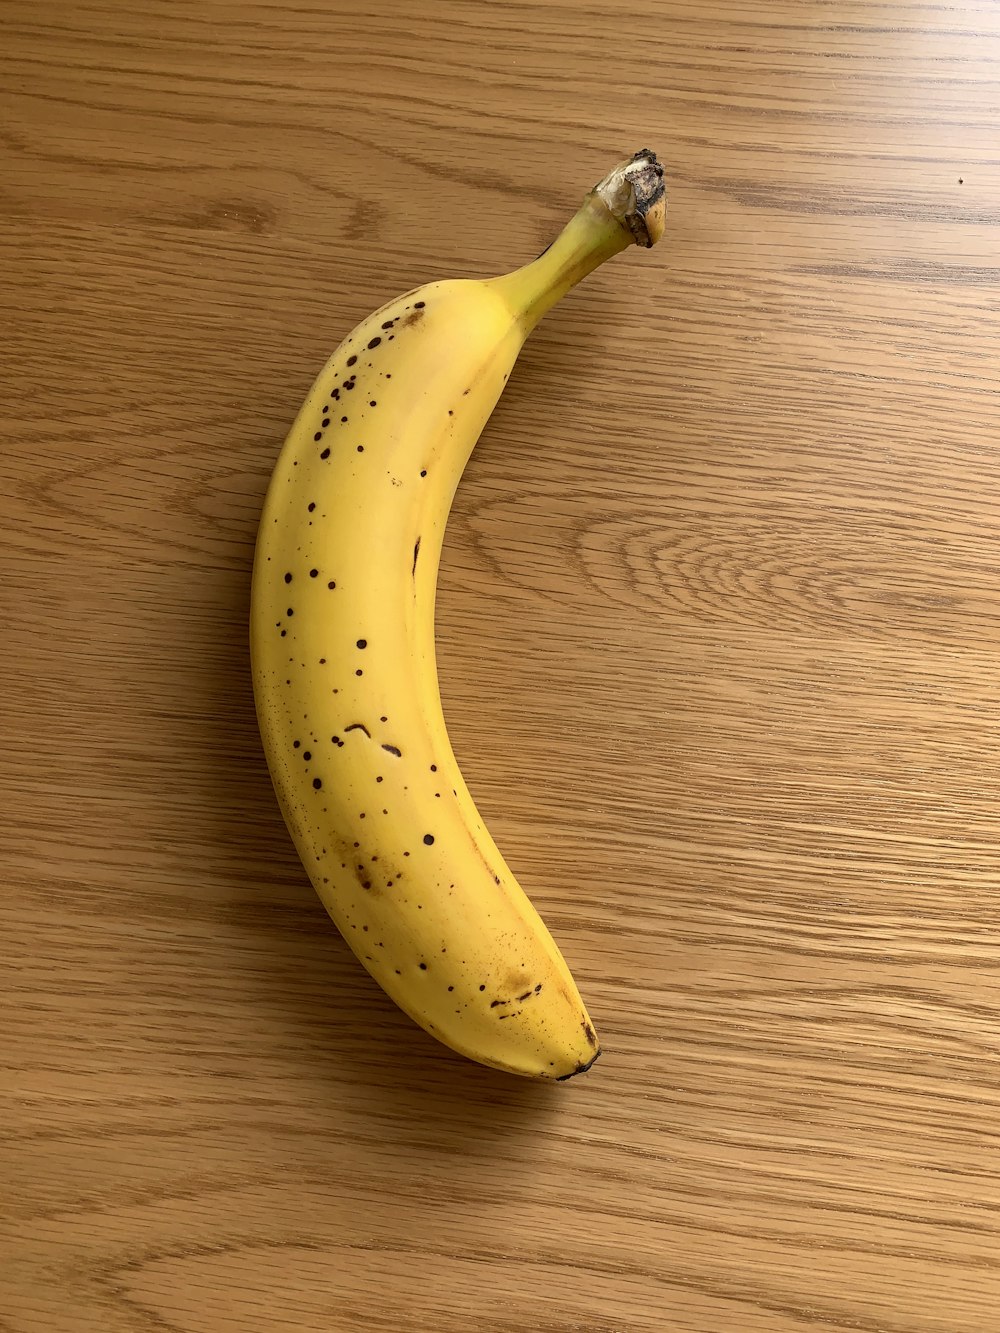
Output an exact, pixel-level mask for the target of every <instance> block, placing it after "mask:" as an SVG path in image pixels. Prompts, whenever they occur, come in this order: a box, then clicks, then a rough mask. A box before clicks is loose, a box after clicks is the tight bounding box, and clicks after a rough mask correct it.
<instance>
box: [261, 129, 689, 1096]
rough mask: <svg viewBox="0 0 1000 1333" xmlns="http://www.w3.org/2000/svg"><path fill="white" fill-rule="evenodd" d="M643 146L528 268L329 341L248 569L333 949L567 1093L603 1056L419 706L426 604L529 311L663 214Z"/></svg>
mask: <svg viewBox="0 0 1000 1333" xmlns="http://www.w3.org/2000/svg"><path fill="white" fill-rule="evenodd" d="M662 176H663V172H662V168H661V167H660V166H659V164H658V163H657V161H656V158H655V157H654V156H653V154H652V153H650V152H647V151H643V152H641V153H637V154H635V156H634V157H633V158H631V159H630V160H629V161H628V162H625V163H622V164H621V165H620V166H618V167H616V168H615V170H614V171H612V172H611V173H610V174H609V175H608V177H606V178H605V180H604V181H602V182H601V183H600V185H598V186H597V187H596V188H595V190H594V191H593V192H592V193H591V194H590V195H588V197H587V199H586V200H585V201H584V204H583V206H582V207H581V208H580V210H579V211H578V212H577V213H576V215H575V216H574V217H573V218H572V219H571V221H570V222H569V224H568V225H567V226H566V227H565V229H564V230H563V231H562V233H561V234H560V235H559V237H558V238H557V239H556V240H555V241H554V242H553V244H552V245H550V246H549V247H548V249H547V250H546V251H545V252H544V253H543V254H542V255H540V256H539V258H538V259H536V260H534V261H533V262H532V263H530V264H527V265H525V266H524V267H523V268H520V269H517V270H516V271H514V272H512V273H508V274H505V275H504V276H502V277H499V278H494V279H491V280H488V281H469V280H456V281H449V282H434V283H431V284H429V285H428V286H426V287H421V288H420V289H418V290H417V291H414V292H410V293H409V294H408V295H406V296H403V297H400V299H399V300H397V301H392V302H390V303H389V304H388V305H386V306H383V307H382V309H381V310H378V311H376V312H375V314H373V315H371V316H370V317H369V318H368V319H366V320H365V321H364V322H363V323H362V324H360V325H359V326H358V327H357V328H356V329H355V330H354V331H353V332H352V333H351V334H350V335H349V336H348V337H347V338H346V339H345V341H344V342H343V343H342V344H341V345H340V347H338V348H337V350H336V352H334V354H333V356H332V357H331V358H330V360H329V361H328V362H327V364H326V366H325V367H324V368H323V370H322V371H321V372H320V374H319V376H318V378H317V379H316V382H315V383H314V385H313V387H312V389H311V390H310V392H309V395H308V397H307V398H306V401H305V403H304V404H303V406H302V409H301V411H300V412H299V415H298V417H297V418H296V421H295V423H294V425H293V426H292V429H291V431H290V433H289V435H288V438H287V440H286V442H285V445H284V448H283V449H282V451H281V454H280V457H279V458H278V462H277V465H276V467H275V469H274V474H273V476H272V478H271V483H270V487H269V489H268V493H267V499H266V501H265V504H264V510H263V515H262V518H261V523H260V532H259V537H258V542H257V550H256V556H255V562H254V572H253V594H252V610H251V656H252V667H253V684H254V694H255V698H256V704H257V713H258V717H259V721H260V728H261V734H262V737H263V741H264V749H265V753H266V755H267V762H268V766H269V768H270V771H271V776H272V779H273V782H274V787H275V790H276V792H277V796H278V800H279V803H280V805H281V809H282V812H283V814H284V817H285V820H286V822H287V824H288V827H289V830H290V831H291V834H292V837H293V839H294V841H295V845H296V847H297V849H298V851H299V854H300V856H301V857H302V861H303V864H304V866H305V868H306V870H307V871H308V873H309V876H310V878H311V880H312V882H313V884H314V886H315V888H316V891H317V892H318V894H319V896H320V898H321V899H322V901H323V903H324V904H325V905H326V908H327V910H328V911H329V913H330V916H331V917H332V918H333V920H334V921H335V922H336V924H337V926H338V927H339V929H340V930H341V932H342V933H343V935H344V937H345V939H346V940H347V942H348V943H349V944H350V946H351V948H352V949H353V950H354V952H355V953H356V954H357V956H358V957H359V959H360V960H361V961H362V963H364V965H365V967H367V969H368V971H369V972H370V973H371V974H372V976H373V977H374V978H375V979H376V981H378V982H379V984H380V985H381V986H382V987H383V988H384V989H385V991H386V992H387V993H388V994H389V995H390V996H391V997H392V998H393V1000H395V1001H396V1003H397V1004H398V1005H399V1006H400V1007H401V1008H402V1009H403V1010H405V1012H406V1013H408V1014H409V1015H410V1016H411V1017H412V1018H413V1019H415V1020H416V1022H417V1023H419V1024H421V1026H423V1027H424V1028H425V1029H426V1030H427V1031H428V1032H430V1033H432V1034H433V1035H434V1036H435V1037H437V1038H439V1039H440V1040H441V1041H442V1042H444V1043H446V1044H447V1045H448V1046H451V1047H452V1048H453V1049H454V1050H456V1051H459V1052H461V1053H462V1054H463V1055H467V1056H469V1057H470V1058H472V1059H473V1060H478V1061H480V1062H481V1063H483V1064H486V1065H491V1066H494V1067H496V1068H498V1069H504V1070H508V1071H510V1072H512V1073H516V1074H523V1075H528V1076H533V1077H537V1078H547V1079H566V1078H569V1077H571V1076H572V1075H574V1074H577V1073H580V1072H582V1071H583V1070H585V1069H588V1068H589V1067H590V1066H591V1065H592V1064H593V1062H594V1060H595V1059H596V1058H597V1056H598V1054H599V1051H600V1047H599V1044H598V1039H597V1036H596V1033H595V1031H594V1027H593V1024H592V1023H591V1021H590V1017H589V1015H588V1014H587V1011H586V1009H585V1007H584V1004H583V1001H582V1000H581V998H580V995H579V992H578V990H577V987H576V984H575V982H574V980H573V978H572V976H571V974H570V971H569V969H568V967H567V965H566V963H565V961H564V959H563V956H562V954H561V953H560V951H559V949H558V948H557V946H556V944H555V942H554V941H553V939H552V936H551V935H550V934H549V931H548V930H547V929H546V927H545V925H544V924H543V922H542V920H541V918H540V917H539V916H538V913H537V912H536V911H535V909H534V907H533V906H532V904H531V903H530V901H529V900H528V898H527V896H526V895H525V893H524V891H523V890H522V889H521V887H520V886H519V885H518V883H517V881H516V880H515V878H514V876H513V875H512V874H511V872H510V870H509V869H508V867H507V865H506V863H505V861H504V859H503V857H502V856H501V854H500V852H499V850H498V849H497V847H496V844H495V843H494V841H493V839H492V838H491V837H490V835H489V832H488V831H487V829H486V828H485V826H484V824H483V821H482V819H481V817H480V815H479V813H478V811H477V810H476V806H475V804H474V802H473V799H472V797H471V795H470V794H469V791H468V789H467V787H466V785H465V782H464V781H463V779H462V775H461V773H460V771H459V768H458V764H457V763H456V760H455V756H454V754H453V752H452V748H451V744H450V742H449V739H448V733H447V730H446V727H445V722H444V717H443V714H442V711H441V700H440V696H439V693H438V683H437V669H436V664H435V653H434V599H435V591H436V585H437V574H438V562H439V558H440V554H441V544H442V540H443V537H444V530H445V524H446V522H447V518H448V512H449V510H450V507H451V502H452V498H453V496H454V493H455V488H456V486H457V484H458V481H459V478H460V477H461V475H462V471H463V469H464V467H465V464H466V462H467V461H468V458H469V455H470V453H471V452H472V449H473V447H474V446H475V444H476V441H477V440H478V438H479V435H480V432H481V431H482V429H483V427H484V425H485V424H486V422H487V420H488V419H489V416H490V414H491V412H492V411H493V408H494V406H495V405H496V402H497V399H498V398H499V397H500V394H501V393H502V391H503V388H504V385H505V384H506V382H507V379H508V376H509V375H510V372H511V369H512V367H513V365H514V362H515V360H516V358H517V355H518V353H519V351H520V350H521V347H522V345H523V343H524V340H525V339H526V338H527V336H528V334H529V333H530V332H531V330H532V328H533V327H534V326H535V324H536V323H537V322H538V320H539V319H540V318H541V317H542V315H544V314H545V312H546V311H547V310H548V309H550V308H551V306H552V305H554V304H555V302H556V301H558V300H559V299H560V297H562V296H563V295H565V293H566V292H567V291H569V289H570V288H571V287H572V286H574V285H575V283H577V282H578V281H579V280H580V279H581V278H583V277H584V276H585V275H586V274H587V273H589V272H591V271H592V270H593V269H594V268H596V267H597V266H598V265H599V264H601V263H603V262H604V261H605V260H606V259H609V258H611V256H612V255H614V254H617V253H618V252H620V251H622V250H624V249H625V248H626V247H627V246H628V245H630V244H632V243H636V244H640V245H644V246H645V245H652V244H653V243H654V242H655V241H656V240H657V239H658V238H659V236H660V235H661V233H662V230H663V217H664V196H663V180H662Z"/></svg>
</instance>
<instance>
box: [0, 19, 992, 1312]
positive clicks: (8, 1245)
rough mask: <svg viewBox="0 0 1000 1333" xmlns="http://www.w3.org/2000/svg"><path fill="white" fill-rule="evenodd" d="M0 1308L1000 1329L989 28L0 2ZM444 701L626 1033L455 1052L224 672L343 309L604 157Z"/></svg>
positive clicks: (461, 246) (480, 455)
mask: <svg viewBox="0 0 1000 1333" xmlns="http://www.w3.org/2000/svg"><path fill="white" fill-rule="evenodd" d="M0 33H2V40H0V143H2V154H3V162H2V170H0V238H2V252H0V266H2V274H3V279H2V285H0V302H2V311H0V338H2V344H3V346H2V364H3V372H2V384H3V398H4V404H3V411H4V418H3V420H4V424H3V444H2V449H0V497H2V498H0V561H2V565H0V599H2V600H0V606H2V624H3V653H2V656H0V673H2V677H0V746H2V752H3V764H2V766H0V781H2V790H0V800H2V805H3V812H4V836H3V840H2V846H0V856H2V863H0V891H2V904H3V907H2V910H3V923H2V929H3V938H4V944H3V960H4V966H3V967H2V968H0V976H2V983H0V984H2V987H3V993H2V996H0V1008H2V1015H3V1022H2V1040H0V1068H2V1074H0V1097H2V1100H0V1137H2V1156H0V1330H2V1333H321V1331H322V1333H330V1330H354V1329H359V1330H367V1329H371V1330H385V1331H386V1333H403V1331H404V1330H411V1329H412V1330H426V1331H427V1333H479V1331H480V1330H482V1331H485V1333H570V1330H573V1331H575V1333H633V1331H634V1333H647V1331H648V1333H819V1331H820V1330H851V1331H853V1333H989V1331H990V1330H994V1329H997V1328H1000V1165H998V1163H1000V1158H998V1149H1000V500H998V489H1000V488H998V466H997V465H998V460H1000V449H998V445H1000V394H998V387H997V368H998V353H1000V281H998V280H1000V110H998V107H1000V96H998V89H1000V9H998V7H997V5H996V4H995V3H990V0H978V3H976V2H975V0H968V2H967V3H965V2H961V3H955V4H949V5H947V6H945V5H939V4H929V3H927V4H918V3H905V2H904V0H898V2H897V3H887V4H860V3H848V2H846V0H845V2H844V3H841V2H840V0H827V2H825V3H819V4H806V3H800V4H795V3H790V2H789V0H778V2H777V3H775V2H774V0H770V2H768V3H765V2H764V0H756V2H755V3H754V2H751V0H744V2H743V3H739V0H707V2H706V3H704V4H699V5H696V6H694V7H691V6H689V5H688V4H683V3H681V2H680V0H643V2H642V3H640V4H638V5H624V4H622V5H618V4H615V3H614V0H591V2H589V3H577V0H560V2H559V3H544V4H543V3H542V0H534V3H513V2H508V0H504V2H503V3H498V2H497V0H493V2H492V3H489V4H486V3H481V4H476V3H471V2H466V3H462V2H460V0H445V2H444V3H436V4H434V5H426V6H421V5H412V4H403V3H402V0H369V3H367V4H366V5H364V6H362V7H360V8H358V7H355V6H351V5H346V4H343V3H340V0H331V3H328V4H324V5H319V4H311V3H304V2H303V0H270V2H269V3H261V2H259V0H245V2H244V3H240V4H236V3H231V2H229V0H203V2H202V3H199V4H195V3H193V2H192V0H175V2H174V3H171V4H168V3H166V0H151V2H150V3H148V4H140V5H131V6H127V5H121V4H110V5H109V4H97V3H95V2H94V0H77V3H74V4H69V3H66V2H65V0H49V2H48V3H46V4H44V5H41V4H38V3H36V2H35V0H32V2H30V3H29V0H6V2H5V3H4V5H3V8H2V12H0ZM646 145H649V146H651V147H653V148H654V149H656V150H657V151H658V152H659V154H660V155H661V157H662V159H663V160H664V162H665V163H666V165H667V169H668V177H669V185H670V209H669V229H668V236H667V238H666V240H665V241H664V243H663V244H662V246H661V247H660V248H658V249H657V250H656V251H653V252H652V253H649V254H646V253H640V252H639V251H632V252H631V253H629V254H628V255H626V256H624V257H622V258H620V259H617V260H616V261H614V263H613V264H609V265H607V266H606V267H605V268H603V269H602V270H601V271H600V272H599V273H597V274H596V275H594V276H593V277H592V278H591V279H590V280H588V282H587V283H586V285H585V286H583V287H581V288H580V289H579V290H578V291H576V292H575V293H573V294H572V295H571V296H570V297H569V298H568V299H567V300H566V301H565V302H564V303H563V304H562V305H561V306H560V307H559V308H557V310H555V311H554V312H553V313H552V314H551V316H550V317H549V318H548V319H547V320H546V322H545V323H544V325H543V326H542V328H541V329H540V330H539V331H538V333H537V334H536V335H535V336H534V337H533V338H532V339H531V341H530V342H529V344H528V346H527V348H526V350H525V352H524V354H523V357H522V360H521V362H520V363H519V366H518V369H517V372H516V374H515V376H514V377H513V379H512V381H511V384H510V386H509V389H508V391H507V393H506V395H505V397H504V399H503V401H502V402H501V404H500V406H499V408H498V410H497V412H496V413H495V416H494V418H493V420H492V421H491V422H490V424H489V426H488V428H487V430H486V432H485V434H484V436H483V438H482V441H481V443H480V445H479V447H478V449H477V451H476V453H475V455H474V457H473V461H472V463H471V464H470V466H469V469H468V472H467V474H466V477H465V479H464V481H463V483H462V486H461V487H460V490H459V493H458V496H457V499H456V503H455V509H454V512H453V518H452V522H451V525H450V528H449V532H448V537H447V542H446V548H445V555H444V562H443V567H442V575H441V587H440V595H439V613H438V630H439V651H440V671H441V681H442V690H443V695H444V699H445V704H446V711H447V716H448V719H449V724H450V727H451V731H452V734H453V739H454V743H455V747H456V750H457V752H458V755H459V758H460V760H461V761H462V763H463V767H464V769H465V770H466V774H467V777H468V780H469V783H470V786H471V788H472V790H473V792H474V793H475V794H476V796H477V798H478V800H479V802H480V805H481V808H482V811H483V813H484V815H485V816H486V818H487V822H488V823H489V824H490V827H491V829H492V831H493V833H494V836H495V837H496V839H497V841H498V843H499V844H500V846H501V847H502V848H503V850H504V852H505V853H506V855H507V857H508V859H509V861H510V863H511V865H512V867H513V868H514V870H515V871H516V872H517V873H518V875H519V877H520V878H521V880H522V882H523V883H524V884H525V886H526V887H527V888H528V890H529V891H530V892H531V894H532V896H533V897H534V899H535V901H536V902H537V904H538V905H539V907H540V908H541V910H542V912H543V914H544V915H545V916H546V918H547V920H548V921H549V923H550V924H551V926H552V928H553V930H554V932H555V934H556V935H557V938H558V939H559V940H560V942H561V944H562V945H563V947H564V950H565V953H566V955H567V957H568V959H569V960H570V962H571V965H572V966H573V968H574V971H575V974H576V976H577V978H578V980H579V983H580V986H581V988H582V990H583V992H584V994H585V996H586V998H587V1000H588V1002H589V1005H590V1008H591V1012H592V1014H593V1016H594V1018H595V1021H596V1022H597V1024H598V1026H599V1029H600V1032H601V1035H602V1037H603V1041H604V1046H605V1054H604V1056H603V1058H602V1060H601V1061H600V1063H599V1064H598V1065H597V1066H595V1068H594V1070H593V1071H592V1072H591V1073H590V1074H588V1075H587V1076H586V1077H584V1078H580V1079H576V1080H574V1081H573V1082H572V1083H569V1084H567V1085H565V1086H560V1087H555V1088H553V1087H547V1086H540V1085H535V1084H531V1083H527V1082H520V1081H518V1080H516V1079H512V1078H508V1077H506V1076H503V1075H499V1074H494V1073H491V1072H490V1071H488V1070H486V1069H481V1068H479V1067H477V1066H474V1065H472V1064H470V1063H466V1062H463V1061H462V1060H461V1059H460V1058H458V1057H457V1056H453V1055H452V1054H451V1053H450V1052H448V1051H446V1050H445V1049H443V1048H441V1047H439V1046H437V1045H436V1044H435V1043H434V1042H433V1041H432V1040H431V1039H430V1038H428V1037H426V1036H424V1034H423V1033H421V1032H420V1031H419V1030H417V1029H416V1028H415V1027H414V1026H413V1025H412V1024H411V1023H410V1022H409V1020H408V1019H406V1018H404V1017H403V1016H402V1015H401V1014H400V1013H399V1012H397V1011H396V1010H395V1009H394V1008H393V1007H392V1005H391V1004H390V1003H389V1002H388V1001H387V1000H386V999H385V998H384V997H383V996H382V995H381V993H380V992H378V991H377V990H376V989H375V988H374V986H373V984H372V983H371V982H370V981H369V980H368V978H367V976H366V975H365V974H364V973H363V972H362V970H361V968H360V966H359V965H358V964H357V962H356V961H355V959H354V958H353V956H352V955H351V954H350V953H349V951H348V950H347V948H346V946H345V945H344V944H343V943H342V941H341V940H340V937H339V936H338V935H337V933H336V932H335V930H334V929H333V927H332V926H331V925H330V923H329V922H328V920H327V918H326V916H325V914H324V913H323V911H322V908H321V907H320V904H319V902H318V900H317V899H316V897H315V895H314V894H313V892H312V890H311V889H310V887H309V885H308V882H307V880H306V877H305V875H304V873H303V871H302V869H301V867H300V865H299V863H298V861H297V859H296V856H295V854H294V851H293V849H292V846H291V842H290V840H289V838H288V836H287V833H286V831H285V828H284V825H283V823H282V821H281V818H280V815H279V813H278V810H277V807H276V804H275V800H274V797H273V793H272V789H271V785H270V782H269V779H268V775H267V771H266V768H265V765H264V762H263V758H262V754H261V749H260V743H259V737H258V731H257V727H256V722H255V717H254V712H253V704H252V697H251V691H250V686H249V676H248V662H247V611H248V593H249V572H250V565H251V556H252V550H253V543H254V536H255V526H256V522H257V518H258V514H259V510H260V505H261V501H262V497H263V493H264V489H265V486H266V483H267V479H268V475H269V470H270V468H271V466H272V464H273V462H274V460H275V457H276V453H277V450H278V448H279V446H280V443H281V440H282V437H283V435H284V432H285V430H286V428H287V427H288V425H289V424H290V422H291V420H292V418H293V416H294V414H295V412H296V410H297V408H298V406H299V404H300V402H301V400H302V398H303V396H304V394H305V391H306V389H307V387H308V386H309V384H310V382H311V380H312V377H313V375H314V374H315V372H316V370H317V369H318V368H319V366H320V365H321V364H322V362H323V360H324V359H325V357H326V356H327V354H328V352H329V351H330V350H331V349H332V347H333V346H334V345H335V344H336V343H337V342H338V341H339V340H340V338H341V337H342V336H343V335H344V334H345V333H346V332H347V331H348V330H349V329H350V328H351V327H352V326H353V324H354V323H355V322H356V321H357V320H358V319H360V318H361V317H362V316H363V315H365V314H366V313H368V311H369V310H371V309H372V308H374V307H375V306H376V305H377V304H378V303H380V302H382V301H383V300H385V299H388V298H389V297H391V296H394V295H396V294H397V293H399V292H401V291H404V290H406V289H407V288H409V287H411V286H413V285H416V284H417V283H420V282H423V281H425V280H428V279H432V278H436V277H446V276H452V275H457V274H471V275H488V274H492V273H494V272H497V271H501V270H503V269H505V268H509V267H511V266H513V265H515V264H517V263H520V262H522V261H523V260H524V259H527V258H529V257H530V256H532V255H533V254H535V253H537V251H538V250H539V249H540V248H541V247H542V246H543V245H544V244H545V243H546V242H547V241H548V240H549V239H551V237H552V236H553V235H554V232H555V230H556V229H558V227H559V226H560V225H561V224H562V222H563V221H564V220H565V219H566V218H567V217H568V216H569V214H570V213H571V212H572V211H573V209H574V208H575V207H576V205H577V203H578V201H579V199H580V198H581V197H582V193H583V192H584V191H585V189H587V188H589V186H590V185H591V184H592V183H593V182H594V181H595V180H596V179H597V178H598V177H599V176H600V175H602V174H603V173H604V172H605V171H606V170H607V169H608V168H609V167H610V166H611V165H612V164H613V163H614V162H615V161H616V160H618V159H619V158H620V157H621V156H624V155H626V154H627V153H630V152H631V151H632V150H633V149H635V148H639V147H643V146H646Z"/></svg>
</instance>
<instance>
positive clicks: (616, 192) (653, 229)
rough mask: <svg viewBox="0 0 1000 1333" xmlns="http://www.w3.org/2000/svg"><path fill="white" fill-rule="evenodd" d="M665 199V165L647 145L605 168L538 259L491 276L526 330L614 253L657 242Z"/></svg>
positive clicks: (661, 231) (533, 325)
mask: <svg viewBox="0 0 1000 1333" xmlns="http://www.w3.org/2000/svg"><path fill="white" fill-rule="evenodd" d="M665 203H666V201H665V196H664V188H663V168H662V167H661V166H660V164H659V162H657V160H656V156H655V154H653V153H652V152H651V151H649V150H648V149H643V150H642V151H640V152H638V153H636V154H635V155H634V156H633V157H631V158H630V159H629V160H628V161H627V162H622V163H620V164H619V165H618V166H617V167H615V168H614V170H613V171H611V172H609V174H608V175H607V176H606V177H605V178H604V180H602V181H601V182H600V184H598V185H597V186H595V188H594V189H593V190H592V191H591V193H590V194H588V195H587V197H586V199H585V200H584V201H583V204H582V206H581V207H580V209H579V211H578V212H577V213H576V214H575V215H574V216H573V217H572V218H571V219H570V221H569V222H568V223H567V224H566V226H565V227H564V228H563V230H562V231H561V232H560V233H559V235H558V236H557V237H556V239H555V240H554V241H553V242H552V244H551V245H550V246H549V247H548V248H547V249H546V250H543V251H542V253H541V254H540V255H539V256H538V258H537V259H534V260H532V261H531V263H530V264H525V265H524V266H523V267H522V268H519V269H515V270H514V272H513V273H507V274H504V276H503V277H501V278H497V279H495V283H496V286H497V287H498V289H499V290H500V291H501V292H502V293H503V295H504V297H505V299H506V300H507V301H508V303H509V304H510V306H511V308H512V309H513V310H514V311H515V312H516V314H517V317H518V319H519V320H520V322H521V323H522V325H523V326H524V329H525V333H526V334H527V333H528V332H530V331H531V330H532V329H533V328H534V327H535V325H536V324H537V323H538V321H539V320H540V319H541V318H542V316H543V315H545V314H546V312H547V311H549V310H551V309H552V307H553V306H554V305H555V304H556V302H557V301H559V300H561V299H562V298H563V297H564V296H565V295H566V293H567V292H568V291H570V290H571V289H572V288H573V287H575V286H576V284H577V283H578V282H580V281H581V279H583V278H585V277H586V276H587V274H588V273H592V272H593V271H594V269H595V268H598V267H600V265H601V264H603V263H605V261H606V260H608V259H610V258H611V257H612V256H613V255H616V254H619V253H620V252H621V251H622V250H625V249H627V248H628V246H629V245H632V244H635V245H642V246H645V247H647V248H648V247H649V246H651V245H655V243H656V242H657V241H658V240H659V239H660V237H661V236H662V235H663V224H664V215H665Z"/></svg>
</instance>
